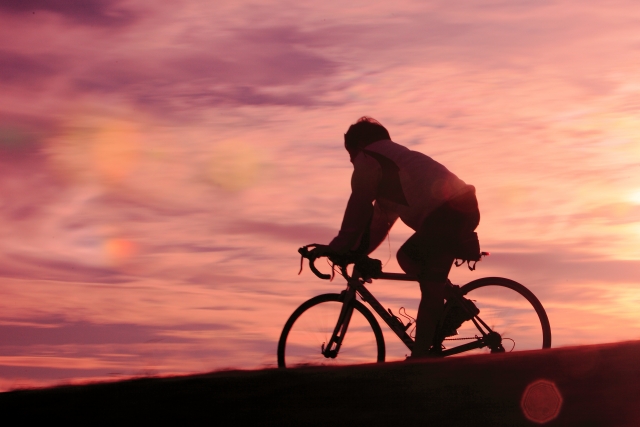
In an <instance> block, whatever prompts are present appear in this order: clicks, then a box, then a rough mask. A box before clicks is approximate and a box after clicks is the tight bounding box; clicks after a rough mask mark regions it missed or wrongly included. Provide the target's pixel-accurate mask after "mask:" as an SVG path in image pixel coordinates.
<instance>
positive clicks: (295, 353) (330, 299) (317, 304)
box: [278, 294, 385, 368]
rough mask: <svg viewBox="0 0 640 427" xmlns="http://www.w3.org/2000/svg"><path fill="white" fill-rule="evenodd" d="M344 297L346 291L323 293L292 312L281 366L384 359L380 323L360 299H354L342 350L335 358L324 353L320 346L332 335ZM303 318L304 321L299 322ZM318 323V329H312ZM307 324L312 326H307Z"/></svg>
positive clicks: (280, 355)
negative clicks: (323, 317)
mask: <svg viewBox="0 0 640 427" xmlns="http://www.w3.org/2000/svg"><path fill="white" fill-rule="evenodd" d="M343 300H344V296H343V294H322V295H318V296H316V297H314V298H311V299H310V300H308V301H306V302H304V303H303V304H302V305H300V307H298V308H297V309H296V310H295V311H294V312H293V314H292V315H291V316H290V317H289V319H288V320H287V322H286V323H285V325H284V328H283V329H282V333H281V335H280V340H279V341H278V367H280V368H285V367H287V366H289V367H291V366H309V365H311V366H315V365H329V366H335V365H340V364H355V363H375V362H384V359H385V343H384V336H383V335H382V330H381V329H380V325H379V324H378V321H377V320H376V318H375V317H374V316H373V314H372V313H371V311H369V309H367V308H366V307H365V306H364V305H363V304H362V303H361V302H360V301H357V300H353V302H352V304H353V308H354V311H353V315H352V317H351V321H350V322H349V328H348V329H347V333H346V334H345V337H344V341H343V343H342V347H341V349H340V352H339V354H338V355H337V357H336V358H335V359H331V358H325V357H324V356H323V355H322V353H321V347H322V345H323V343H324V344H326V343H327V342H328V341H329V339H330V338H331V334H332V333H333V330H334V328H335V326H336V322H337V320H338V317H339V313H340V308H341V307H342V304H343ZM358 313H359V314H360V315H361V316H359V315H358ZM320 316H326V319H320V322H319V323H315V321H316V320H318V319H317V318H316V317H320ZM301 318H303V319H304V321H303V322H298V321H299V320H300V319H301ZM296 322H298V327H297V328H296ZM309 326H311V327H309ZM316 326H317V327H318V330H317V331H312V330H311V329H314V328H316ZM308 327H309V330H307V329H305V328H308ZM354 335H356V337H355V338H354ZM371 335H372V336H373V338H375V342H374V341H373V340H371ZM363 340H364V342H363ZM299 341H302V343H301V342H299ZM373 347H375V349H374V348H373ZM368 352H375V354H373V355H370V354H368ZM285 353H286V354H285ZM345 355H346V357H345ZM287 359H288V361H287Z"/></svg>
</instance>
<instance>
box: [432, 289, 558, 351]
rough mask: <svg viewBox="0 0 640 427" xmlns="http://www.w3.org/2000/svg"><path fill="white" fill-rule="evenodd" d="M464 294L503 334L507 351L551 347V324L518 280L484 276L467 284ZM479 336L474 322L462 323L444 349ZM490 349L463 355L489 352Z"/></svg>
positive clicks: (481, 315)
mask: <svg viewBox="0 0 640 427" xmlns="http://www.w3.org/2000/svg"><path fill="white" fill-rule="evenodd" d="M461 292H462V294H463V295H464V296H465V297H466V298H468V299H470V300H472V301H473V302H474V304H475V305H476V306H477V307H478V308H479V309H480V314H479V315H478V316H479V317H480V319H482V320H483V321H484V322H485V323H486V324H487V325H488V326H489V327H490V328H491V329H492V330H493V331H494V332H497V333H498V334H500V335H501V336H502V346H503V347H504V349H505V351H507V352H509V351H512V350H513V351H520V350H536V349H541V348H549V347H551V326H550V325H549V318H548V317H547V313H546V312H545V310H544V307H543V306H542V304H541V303H540V301H539V300H538V298H537V297H536V296H535V295H534V294H533V293H532V292H531V291H530V290H528V289H527V288H525V287H524V286H523V285H521V284H520V283H518V282H514V281H513V280H510V279H505V278H502V277H485V278H482V279H478V280H474V281H472V282H469V283H467V284H466V285H464V286H463V287H462V288H461ZM477 335H479V331H478V329H477V328H476V326H475V325H474V324H473V322H471V321H467V322H465V323H463V325H462V326H461V327H460V328H459V329H458V335H457V336H453V337H450V338H448V339H446V340H445V341H444V343H443V344H444V346H445V348H451V347H455V346H457V345H460V344H463V343H464V342H465V341H459V340H456V339H459V338H468V337H474V336H477ZM490 351H491V349H489V348H487V347H485V348H482V349H477V350H473V351H471V352H465V353H464V354H478V353H480V354H481V353H489V352H490Z"/></svg>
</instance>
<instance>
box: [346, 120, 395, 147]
mask: <svg viewBox="0 0 640 427" xmlns="http://www.w3.org/2000/svg"><path fill="white" fill-rule="evenodd" d="M381 139H391V136H389V131H387V129H386V128H385V127H384V126H382V125H381V124H380V122H379V121H377V120H375V119H372V118H371V117H366V116H363V117H360V118H359V119H358V121H357V122H355V123H354V124H352V125H351V126H350V127H349V130H348V131H347V133H345V134H344V148H346V149H347V151H349V152H355V151H357V150H359V149H361V148H363V147H366V146H367V145H369V144H371V143H373V142H376V141H380V140H381Z"/></svg>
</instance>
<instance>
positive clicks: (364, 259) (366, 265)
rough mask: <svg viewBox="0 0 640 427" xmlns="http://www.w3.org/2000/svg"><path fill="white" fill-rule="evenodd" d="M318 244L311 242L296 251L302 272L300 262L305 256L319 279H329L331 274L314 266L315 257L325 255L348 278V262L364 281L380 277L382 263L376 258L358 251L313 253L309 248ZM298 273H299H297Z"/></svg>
mask: <svg viewBox="0 0 640 427" xmlns="http://www.w3.org/2000/svg"><path fill="white" fill-rule="evenodd" d="M318 246H321V245H318V244H317V243H312V244H310V245H306V246H303V247H301V248H300V249H298V253H299V254H300V255H302V258H301V259H300V272H302V262H303V258H307V259H308V260H309V268H310V269H311V271H313V274H315V275H316V276H318V277H319V278H320V279H324V280H329V279H332V278H333V273H334V272H335V270H333V271H332V274H324V273H321V272H320V271H319V270H318V268H317V267H316V266H315V261H316V259H318V258H320V256H326V257H327V258H329V260H331V262H333V265H334V267H336V266H337V267H339V268H340V272H341V274H342V275H343V276H344V277H345V278H347V279H349V278H350V277H351V276H350V275H349V274H348V273H347V266H348V265H349V264H354V270H353V275H357V277H360V278H362V279H363V280H365V281H369V282H370V281H371V279H372V278H373V279H375V278H378V277H380V274H382V263H381V262H380V261H379V260H377V259H372V258H369V257H368V256H366V255H363V254H360V253H358V252H349V253H346V254H339V253H335V252H331V253H328V254H327V253H325V254H323V255H315V254H313V253H312V251H310V250H309V248H316V247H318ZM298 274H300V273H298Z"/></svg>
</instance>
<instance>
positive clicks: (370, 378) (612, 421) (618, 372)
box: [0, 341, 640, 426]
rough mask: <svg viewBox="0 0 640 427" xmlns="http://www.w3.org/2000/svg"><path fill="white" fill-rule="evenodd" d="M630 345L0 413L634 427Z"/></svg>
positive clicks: (637, 385) (116, 391) (228, 374)
mask: <svg viewBox="0 0 640 427" xmlns="http://www.w3.org/2000/svg"><path fill="white" fill-rule="evenodd" d="M639 361H640V341H633V342H624V343H616V344H602V345H592V346H581V347H566V348H557V349H549V350H539V351H528V352H519V353H511V354H509V353H507V354H498V355H485V356H470V357H458V358H448V359H439V360H429V361H425V362H395V363H386V364H372V365H359V366H350V367H342V368H326V367H304V368H297V369H286V370H278V369H267V370H260V371H223V372H214V373H210V374H202V375H193V376H182V377H165V378H142V379H133V380H127V381H121V382H113V383H97V384H89V385H82V386H60V387H54V388H49V389H34V390H16V391H11V392H7V393H2V394H0V409H1V412H2V416H3V418H4V419H5V420H6V419H15V420H21V424H24V423H26V422H33V421H40V422H48V423H52V422H67V423H69V422H74V423H80V422H83V423H96V422H98V423H105V424H106V423H108V424H116V423H117V424H119V425H132V424H145V425H146V424H156V423H162V424H167V423H172V424H176V425H190V424H195V423H197V424H204V423H212V424H211V425H232V424H233V425H236V424H237V425H277V426H288V425H291V426H293V425H296V426H298V425H327V424H329V425H350V426H360V425H362V426H364V425H367V426H370V425H405V424H406V425H417V424H416V423H418V424H419V425H448V426H452V425H453V426H456V425H460V426H471V425H490V426H517V425H541V424H543V425H550V426H551V425H562V426H566V425H575V426H638V425H640V407H639V405H638V404H639V403H640V363H639Z"/></svg>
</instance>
